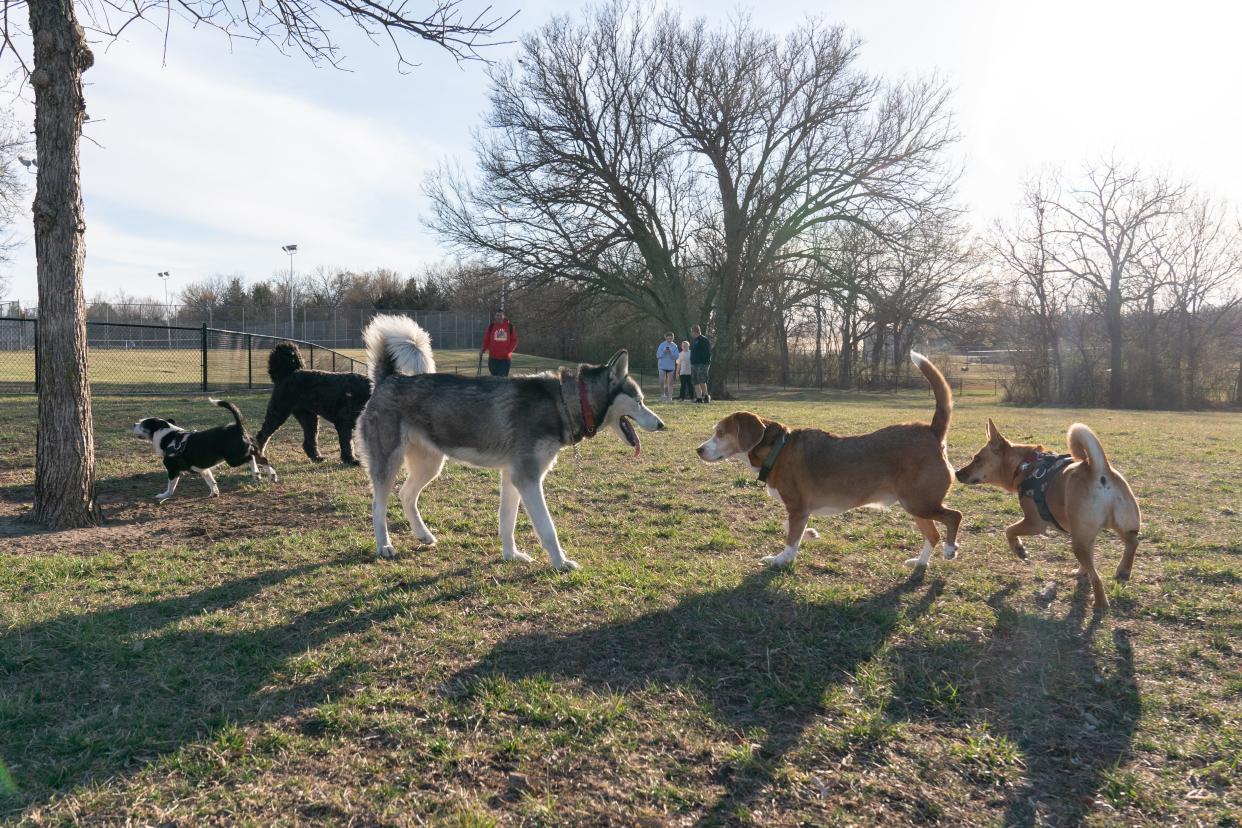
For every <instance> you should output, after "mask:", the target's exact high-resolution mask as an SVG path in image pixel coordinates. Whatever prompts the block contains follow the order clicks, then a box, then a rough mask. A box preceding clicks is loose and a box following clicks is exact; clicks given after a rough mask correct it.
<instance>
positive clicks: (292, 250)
mask: <svg viewBox="0 0 1242 828" xmlns="http://www.w3.org/2000/svg"><path fill="white" fill-rule="evenodd" d="M280 249H281V250H283V251H285V252H286V253H288V254H289V338H290V339H293V254H294V253H297V252H298V246H297V245H296V244H286V245H282V246H281V248H280Z"/></svg>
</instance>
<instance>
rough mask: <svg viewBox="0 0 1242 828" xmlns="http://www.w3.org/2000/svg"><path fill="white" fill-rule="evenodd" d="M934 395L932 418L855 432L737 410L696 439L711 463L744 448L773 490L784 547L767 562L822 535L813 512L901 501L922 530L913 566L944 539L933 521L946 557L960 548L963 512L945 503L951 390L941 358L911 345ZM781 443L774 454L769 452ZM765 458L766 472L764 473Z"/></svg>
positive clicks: (785, 558)
mask: <svg viewBox="0 0 1242 828" xmlns="http://www.w3.org/2000/svg"><path fill="white" fill-rule="evenodd" d="M910 357H911V358H912V359H913V360H914V364H915V365H917V366H918V367H919V370H920V371H922V372H923V376H924V377H926V378H927V381H928V383H930V384H931V387H932V391H933V392H934V393H935V395H936V413H935V416H933V417H932V421H931V423H930V424H928V423H906V424H904V425H892V426H888V427H886V428H882V429H880V430H878V431H873V432H871V433H870V434H860V435H857V436H852V437H838V436H836V435H835V434H829V433H828V432H826V431H820V430H819V429H813V428H804V429H796V430H792V431H791V430H790V429H788V428H786V427H785V426H783V425H781V424H780V423H778V422H774V421H772V420H766V419H764V418H762V417H759V416H758V415H755V414H751V413H750V412H747V411H739V412H737V413H734V414H730V415H729V416H728V417H725V418H724V419H723V420H721V421H720V422H719V423H717V424H716V433H715V434H714V435H712V437H711V438H710V439H708V440H707V441H706V442H704V443H703V444H702V445H701V446H699V457H700V458H702V459H703V460H705V461H706V462H708V463H712V462H715V461H717V460H724V459H727V458H730V457H736V456H740V455H745V457H746V460H747V462H748V463H750V465H751V468H753V469H755V470H756V471H758V472H760V478H759V479H760V480H764V479H765V477H766V480H765V482H766V483H767V484H768V494H769V495H771V496H772V497H774V498H777V499H779V500H780V501H781V502H782V503H784V504H785V509H786V511H787V512H788V520H787V523H786V529H787V531H788V535H787V537H786V542H785V548H784V550H783V551H781V552H780V553H779V554H777V555H769V556H768V557H766V558H764V559H763V562H764V563H766V564H768V565H769V566H784V565H787V564H790V563H792V562H793V559H794V556H796V555H797V554H798V546H799V545H800V544H801V543H802V540H803V539H804V538H814V537H818V533H816V532H815V530H813V529H807V528H806V524H807V521H808V520H809V519H810V517H811V515H839V514H841V513H842V512H848V511H849V510H850V509H856V508H858V507H860V506H871V507H877V508H878V507H884V506H891V505H893V504H894V503H900V504H901V506H902V508H903V509H905V510H906V511H907V512H909V513H910V515H911V516H913V517H914V522H915V524H916V525H917V526H918V528H919V531H920V532H922V533H923V549H922V552H921V553H920V554H919V556H918V557H916V558H911V559H910V560H908V561H906V563H907V564H908V565H911V566H927V562H928V561H929V560H930V559H931V554H932V551H933V550H934V549H935V548H936V544H937V543H939V542H940V533H939V532H938V531H937V530H936V524H935V523H934V521H939V522H941V523H943V524H944V525H945V530H946V531H945V544H944V557H945V559H946V560H951V559H952V558H953V557H954V556H955V555H956V554H957V528H958V525H959V524H960V523H961V522H962V513H961V512H958V511H956V510H954V509H946V508H945V506H944V496H945V495H946V494H947V493H948V491H949V487H950V486H952V485H953V466H952V465H951V464H950V463H949V460H948V458H947V457H946V455H945V446H944V436H945V434H946V433H947V432H948V430H949V417H950V416H951V414H952V412H953V393H952V392H951V391H950V390H949V384H948V383H947V382H945V379H944V376H943V375H942V374H941V373H940V371H939V370H937V368H936V366H934V365H932V364H931V362H930V361H929V360H928V359H927V358H926V357H924V356H923V355H922V354H918V353H914V352H913V351H912V352H911V353H910ZM774 451H776V452H777V453H776V456H775V458H774V459H773V458H772V453H773V452H774ZM765 466H766V467H767V469H768V473H767V474H766V475H765V474H763V469H764V468H765Z"/></svg>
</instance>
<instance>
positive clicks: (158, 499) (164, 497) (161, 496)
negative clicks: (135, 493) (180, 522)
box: [155, 494, 172, 503]
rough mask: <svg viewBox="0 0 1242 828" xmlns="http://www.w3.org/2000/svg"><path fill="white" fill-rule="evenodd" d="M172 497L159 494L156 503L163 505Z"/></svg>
mask: <svg viewBox="0 0 1242 828" xmlns="http://www.w3.org/2000/svg"><path fill="white" fill-rule="evenodd" d="M170 497H172V495H166V494H157V495H156V496H155V502H156V503H163V502H164V501H165V500H168V498H170Z"/></svg>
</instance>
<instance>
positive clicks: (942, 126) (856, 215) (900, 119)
mask: <svg viewBox="0 0 1242 828" xmlns="http://www.w3.org/2000/svg"><path fill="white" fill-rule="evenodd" d="M659 43H660V53H661V57H662V60H661V61H660V64H659V65H660V66H661V69H662V71H661V72H660V73H659V74H658V76H657V78H658V88H659V91H660V94H661V97H662V100H663V104H664V110H663V111H661V117H662V118H663V120H664V121H665V125H666V126H667V127H668V128H669V129H670V130H671V131H672V132H673V134H674V135H676V136H677V137H678V138H679V139H680V140H681V141H682V142H683V143H684V144H685V146H686V147H688V148H689V149H690V150H691V151H692V152H693V153H695V154H696V155H697V156H698V158H699V161H700V164H701V166H702V168H703V172H704V179H705V180H707V181H711V182H713V183H714V185H715V186H714V188H713V192H712V193H711V202H710V203H711V204H712V208H713V209H712V219H713V221H712V222H711V224H710V227H711V230H712V231H713V232H712V234H711V236H710V237H709V238H710V242H711V244H712V245H713V246H714V247H715V248H716V250H717V255H716V257H715V258H716V260H717V261H718V262H719V265H718V269H717V272H716V273H715V274H714V276H715V278H714V280H713V284H712V288H713V291H712V294H713V297H714V304H713V323H714V326H715V329H716V333H717V337H718V340H717V341H718V346H717V349H716V355H714V357H713V359H714V360H718V361H719V362H720V363H722V364H723V367H724V368H725V369H726V370H727V366H728V364H729V362H730V360H731V358H732V356H733V353H734V350H735V349H740V348H742V347H745V344H746V342H745V338H744V336H743V335H742V331H741V330H740V329H739V323H740V318H739V308H741V307H742V306H743V305H744V304H746V303H748V302H749V301H750V299H751V297H752V296H753V295H754V293H755V290H756V289H758V288H759V286H760V285H761V284H762V281H763V279H764V277H765V276H766V275H768V274H773V273H777V272H780V271H779V268H777V267H776V265H777V263H778V262H780V261H782V260H785V259H790V258H798V257H802V256H804V255H806V254H805V251H804V248H802V247H801V246H800V245H797V244H795V242H796V240H798V239H799V238H800V237H802V236H804V234H807V233H808V232H809V231H811V230H813V229H814V228H816V227H818V226H821V225H825V224H831V223H835V222H854V223H859V224H864V225H866V226H868V227H869V228H870V229H872V230H874V231H876V232H882V229H881V228H883V226H884V224H885V223H886V219H887V218H888V217H894V216H904V217H906V218H909V217H911V216H915V215H918V214H921V213H923V212H924V211H925V210H926V209H927V207H928V206H929V205H931V204H935V203H937V202H939V201H941V200H942V199H943V198H944V197H945V195H946V194H947V193H948V192H949V184H950V181H949V179H948V177H947V175H946V171H945V169H944V168H943V166H942V164H943V154H942V151H943V150H944V149H945V148H946V147H947V146H948V145H949V144H950V143H951V142H952V141H953V140H954V135H953V131H952V129H951V127H950V123H949V117H950V116H949V109H948V91H947V89H946V88H945V86H944V85H943V84H942V83H940V82H939V81H937V80H935V79H932V80H927V81H919V82H913V83H908V84H899V85H895V86H885V85H884V84H883V83H882V82H881V81H880V80H879V79H878V78H875V77H873V76H870V75H868V74H866V73H865V72H862V71H861V70H859V69H858V68H857V67H856V66H855V62H856V60H857V54H858V48H859V44H858V41H857V40H856V39H854V38H852V37H850V36H849V35H847V34H846V32H845V30H844V29H843V28H841V27H839V26H826V25H824V24H822V23H820V22H818V21H815V20H812V21H809V22H807V23H805V24H803V25H802V26H800V27H798V28H796V29H795V30H794V31H792V32H791V33H790V34H789V35H787V36H786V37H785V38H784V39H783V40H782V39H778V38H775V37H773V36H772V35H769V34H767V33H765V32H761V31H758V30H756V29H753V28H752V27H751V26H750V25H749V23H747V22H746V21H741V22H739V23H736V24H734V25H733V26H731V27H730V28H729V29H728V30H725V31H721V32H715V31H711V30H709V29H708V28H707V25H706V24H705V23H704V22H702V21H698V22H696V23H694V24H691V25H689V26H683V25H681V24H680V23H679V21H677V20H676V19H675V18H672V17H669V18H665V21H664V25H663V26H662V28H661V32H660V38H659ZM874 216H878V217H879V219H878V220H876V221H872V218H873V217H874ZM719 373H723V372H719ZM721 379H723V377H721Z"/></svg>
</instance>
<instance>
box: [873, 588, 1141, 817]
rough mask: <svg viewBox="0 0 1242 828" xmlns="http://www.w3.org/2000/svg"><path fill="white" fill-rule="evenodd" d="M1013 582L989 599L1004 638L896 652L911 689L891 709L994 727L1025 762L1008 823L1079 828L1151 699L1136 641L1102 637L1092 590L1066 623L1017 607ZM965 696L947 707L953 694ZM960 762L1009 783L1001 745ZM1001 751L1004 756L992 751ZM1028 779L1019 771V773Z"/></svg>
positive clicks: (987, 780) (900, 688) (959, 766)
mask: <svg viewBox="0 0 1242 828" xmlns="http://www.w3.org/2000/svg"><path fill="white" fill-rule="evenodd" d="M1016 590H1017V586H1016V585H1011V586H1008V587H1005V588H1004V589H1002V590H999V591H998V592H996V593H995V594H994V595H992V596H991V597H990V598H989V599H988V605H989V606H991V607H992V609H993V610H994V611H995V613H996V629H995V634H994V635H993V636H992V637H990V638H988V639H984V640H982V641H978V642H972V641H968V640H964V639H960V638H956V639H952V640H949V641H942V642H937V643H934V644H924V643H921V642H918V641H915V642H912V643H910V644H906V645H903V646H901V647H898V648H895V649H894V650H893V651H892V652H891V653H890V657H891V658H892V659H893V661H894V663H895V665H896V666H897V668H898V669H897V670H896V671H895V672H896V673H897V674H898V675H900V676H902V677H903V680H902V681H901V682H899V683H898V684H897V686H896V687H895V688H894V690H893V695H892V702H891V703H890V707H889V712H890V714H891V715H893V716H895V717H898V718H909V719H917V718H932V719H936V718H948V719H949V720H950V721H953V720H957V721H960V722H966V721H971V722H973V723H974V724H976V725H978V724H986V725H987V726H988V730H989V736H988V738H990V739H993V740H995V738H996V737H997V736H1003V737H1005V738H1006V739H1008V740H1009V742H1011V743H1012V744H1013V745H1014V746H1016V748H1017V752H1018V758H1020V760H1021V762H1022V763H1023V765H1024V769H1023V770H1022V772H1021V780H1020V781H1019V782H1017V784H1016V785H1014V787H1013V788H1011V789H1009V790H1007V791H1006V795H1005V803H1006V810H1005V815H1004V818H1003V820H1002V823H1003V824H1004V825H1017V826H1031V825H1037V824H1051V825H1077V824H1079V823H1080V822H1082V820H1083V819H1084V818H1085V816H1086V815H1087V813H1088V811H1089V810H1091V807H1092V803H1093V801H1094V799H1095V796H1096V794H1097V792H1098V791H1099V789H1100V787H1101V785H1102V784H1103V781H1104V779H1103V775H1104V774H1105V773H1106V772H1107V771H1109V770H1110V769H1112V768H1114V767H1115V766H1117V764H1118V763H1119V762H1121V761H1122V760H1124V759H1125V757H1126V755H1127V754H1128V752H1129V750H1130V744H1131V742H1132V740H1133V738H1134V732H1135V730H1136V728H1137V727H1138V722H1139V715H1140V702H1139V692H1138V685H1137V683H1136V682H1135V679H1134V654H1133V650H1132V648H1131V645H1130V639H1129V635H1128V634H1127V633H1126V632H1125V631H1123V630H1116V631H1115V632H1114V633H1113V636H1112V645H1113V646H1112V651H1111V652H1110V651H1108V648H1107V646H1106V645H1102V644H1101V643H1100V642H1097V641H1096V640H1095V637H1096V632H1097V630H1098V627H1099V624H1100V622H1101V615H1100V614H1099V613H1091V612H1090V610H1089V609H1088V606H1087V598H1088V594H1089V590H1088V589H1087V587H1086V582H1085V581H1080V582H1079V586H1078V590H1077V592H1076V593H1075V594H1074V596H1073V598H1072V600H1071V602H1070V606H1069V609H1068V611H1067V612H1066V613H1065V614H1064V616H1061V617H1058V616H1057V615H1055V614H1052V613H1048V612H1044V611H1042V610H1038V609H1036V608H1034V607H1031V608H1029V609H1024V608H1021V607H1020V606H1014V605H1013V603H1012V598H1013V594H1014V592H1015V591H1016ZM950 688H951V689H952V691H956V692H957V693H959V694H960V695H959V696H957V697H955V698H954V699H953V700H952V703H951V704H947V705H946V700H947V698H948V696H947V693H948V692H950ZM981 744H982V747H981V748H977V750H976V752H974V753H971V754H963V755H959V756H957V759H956V761H955V763H954V767H955V769H956V770H957V771H958V773H960V774H962V775H964V776H966V777H967V778H968V779H969V780H971V781H973V782H976V783H978V784H979V785H980V786H982V787H991V786H992V785H994V784H996V781H997V778H998V777H1007V776H1008V775H1009V771H1010V770H1011V769H1010V768H1007V767H1005V765H1006V764H1007V763H1008V762H1009V761H1010V760H1009V758H1008V757H1006V756H1005V755H1004V753H1003V751H999V750H997V747H996V742H995V741H992V742H988V741H986V740H981ZM990 751H995V752H990ZM1014 775H1017V774H1014Z"/></svg>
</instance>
